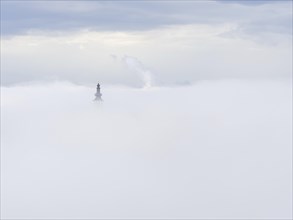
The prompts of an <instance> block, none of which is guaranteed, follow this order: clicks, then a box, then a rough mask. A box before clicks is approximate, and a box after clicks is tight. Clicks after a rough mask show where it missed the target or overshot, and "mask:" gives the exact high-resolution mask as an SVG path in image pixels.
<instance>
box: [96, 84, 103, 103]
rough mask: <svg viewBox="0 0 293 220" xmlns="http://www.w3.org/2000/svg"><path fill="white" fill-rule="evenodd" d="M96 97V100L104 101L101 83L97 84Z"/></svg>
mask: <svg viewBox="0 0 293 220" xmlns="http://www.w3.org/2000/svg"><path fill="white" fill-rule="evenodd" d="M95 96H96V98H95V100H94V101H103V100H102V93H101V87H100V84H99V83H98V85H97V92H96V94H95Z"/></svg>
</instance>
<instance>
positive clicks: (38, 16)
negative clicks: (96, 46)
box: [1, 1, 292, 35]
mask: <svg viewBox="0 0 293 220" xmlns="http://www.w3.org/2000/svg"><path fill="white" fill-rule="evenodd" d="M223 2H224V3H227V2H226V1H223ZM223 2H222V1H219V2H217V1H208V2H202V1H195V2H189V1H186V2H174V1H170V2H167V1H166V2H164V1H159V2H155V1H150V2H147V1H130V2H124V1H123V2H119V1H113V2H111V1H110V2H108V1H107V2H104V1H83V2H81V1H52V2H49V1H40V2H35V1H23V2H22V1H12V2H8V1H4V2H2V1H1V14H2V15H1V24H2V29H1V34H3V35H14V34H24V33H27V32H28V31H31V30H37V31H70V30H71V31H74V30H79V29H90V30H111V31H115V30H116V31H117V30H147V29H154V28H159V27H161V26H165V25H174V24H192V23H199V24H219V23H225V22H243V21H247V22H246V23H250V21H251V20H252V21H253V19H254V18H255V17H256V16H257V15H258V14H259V13H262V17H263V19H264V20H266V19H267V18H268V19H269V18H270V15H271V13H270V8H267V9H263V8H262V5H265V6H267V5H272V6H271V7H273V8H281V9H282V8H284V7H287V8H288V11H290V4H291V3H290V2H286V1H285V2H281V3H276V2H274V3H272V2H269V1H268V2H265V3H266V4H256V5H257V7H253V10H251V8H252V7H251V5H255V3H248V2H247V3H245V4H244V5H243V4H238V5H235V4H223ZM228 2H229V3H232V2H230V1H228ZM241 2H242V1H233V3H241ZM249 2H250V1H249ZM277 2H278V1H277ZM247 5H249V6H247ZM274 10H275V11H276V12H277V9H274ZM284 16H285V17H284ZM284 16H283V17H280V22H283V20H284V19H285V23H288V22H290V21H291V19H290V18H292V13H291V11H290V12H289V13H287V14H285V15H284ZM290 16H291V17H290ZM276 19H278V17H276ZM268 25H270V23H269V22H267V26H268ZM262 27H263V26H262V25H259V26H257V28H258V29H262ZM284 28H287V29H288V26H284ZM266 30H267V31H273V32H278V31H279V29H278V28H276V27H275V26H274V25H272V26H271V27H270V28H265V29H264V31H266ZM285 32H286V31H285Z"/></svg>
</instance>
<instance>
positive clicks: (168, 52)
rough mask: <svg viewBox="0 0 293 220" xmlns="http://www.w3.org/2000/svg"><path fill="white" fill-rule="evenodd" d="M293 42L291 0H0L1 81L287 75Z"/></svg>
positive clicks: (184, 80)
mask: <svg viewBox="0 0 293 220" xmlns="http://www.w3.org/2000/svg"><path fill="white" fill-rule="evenodd" d="M291 49H292V1H149V2H147V1H122V2H120V1H113V2H111V1H1V61H2V65H1V73H2V74H1V75H2V85H11V84H16V83H26V82H30V81H56V80H64V81H71V82H74V83H78V84H93V83H94V82H96V81H98V80H99V81H101V82H102V83H106V84H123V85H128V86H135V87H141V86H143V82H142V81H143V79H142V78H141V74H140V73H139V71H138V70H137V69H133V68H132V67H130V66H129V65H128V63H127V62H125V59H124V58H125V57H131V59H135V60H137V61H138V62H139V63H140V65H141V68H140V69H144V70H145V71H149V72H150V73H151V74H152V75H153V79H154V80H153V84H156V85H169V84H190V83H194V82H197V81H198V80H209V79H225V78H286V77H287V78H288V77H291V72H292V65H291V59H292V50H291ZM179 73H180V74H179Z"/></svg>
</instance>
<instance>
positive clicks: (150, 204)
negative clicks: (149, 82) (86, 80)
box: [1, 60, 292, 219]
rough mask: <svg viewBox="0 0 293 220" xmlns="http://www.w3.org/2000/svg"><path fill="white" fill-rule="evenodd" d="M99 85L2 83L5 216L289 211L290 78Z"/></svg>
mask: <svg viewBox="0 0 293 220" xmlns="http://www.w3.org/2000/svg"><path fill="white" fill-rule="evenodd" d="M127 62H132V61H131V60H128V61H127ZM101 91H102V93H103V96H102V98H103V99H104V101H103V102H93V99H94V93H95V86H94V85H93V86H92V87H87V86H81V85H74V84H71V83H66V82H58V83H48V84H30V85H28V84H27V85H16V86H12V87H1V110H2V112H1V177H2V178H1V199H2V201H1V210H2V214H1V217H2V218H5V219H9V218H14V219H17V218H19V219H24V218H26V219H41V218H58V219H63V218H70V219H85V218H96V219H98V218H120V219H121V218H126V219H130V218H177V219H181V218H201V219H202V218H217V219H220V218H222V219H223V218H224V219H228V218H233V219H235V218H244V219H245V218H254V219H255V218H266V219H269V218H271V219H282V218H291V217H292V188H291V184H292V166H291V165H292V148H291V147H292V146H291V145H292V133H291V132H292V114H291V111H292V86H291V84H290V82H288V81H282V80H280V81H270V80H262V81H256V80H254V81H249V80H247V81H244V80H222V81H201V82H198V83H195V84H193V85H190V86H179V87H149V86H147V87H146V88H129V87H118V86H104V85H102V90H101Z"/></svg>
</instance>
